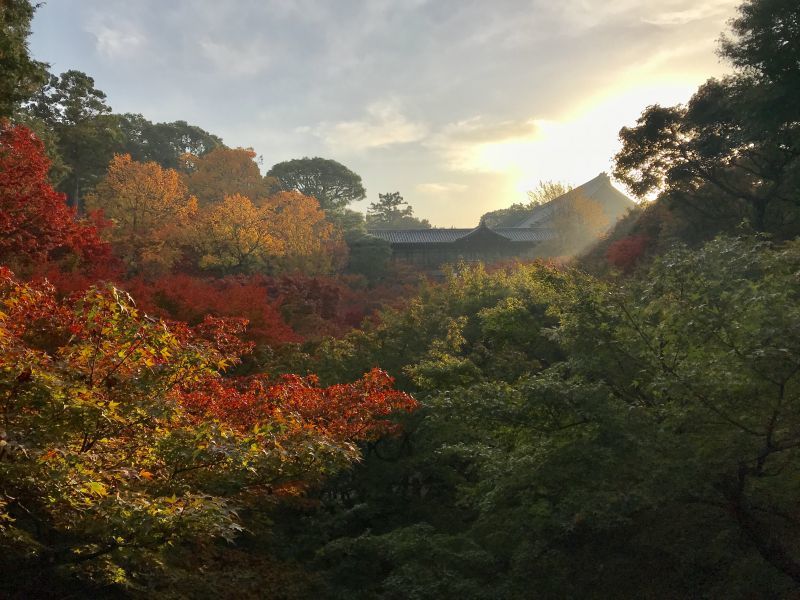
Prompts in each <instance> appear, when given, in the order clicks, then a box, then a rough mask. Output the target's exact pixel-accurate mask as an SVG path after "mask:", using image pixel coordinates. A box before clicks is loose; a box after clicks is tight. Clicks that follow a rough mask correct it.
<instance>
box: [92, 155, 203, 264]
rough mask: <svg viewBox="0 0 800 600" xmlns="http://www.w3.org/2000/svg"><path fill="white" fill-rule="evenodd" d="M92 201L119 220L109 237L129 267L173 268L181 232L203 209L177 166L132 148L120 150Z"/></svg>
mask: <svg viewBox="0 0 800 600" xmlns="http://www.w3.org/2000/svg"><path fill="white" fill-rule="evenodd" d="M86 205H87V208H89V209H90V210H101V211H102V212H103V215H104V216H105V217H107V218H108V219H110V220H111V221H112V222H113V223H114V227H113V228H111V229H110V230H109V237H110V238H111V240H112V242H113V244H114V247H115V249H116V251H117V253H118V254H119V255H120V256H121V257H122V258H123V259H124V261H125V263H126V264H127V265H128V267H129V268H130V269H131V270H132V271H146V272H152V271H155V272H162V271H165V270H168V269H169V268H170V267H171V266H172V264H174V262H175V261H176V260H177V259H178V258H179V257H180V247H179V243H178V242H179V236H178V232H179V231H180V229H181V227H183V226H184V225H185V223H186V221H187V219H189V217H191V216H192V215H193V214H194V212H195V211H196V209H197V202H196V200H195V199H194V198H192V197H191V196H189V194H188V190H187V188H186V185H185V184H184V183H183V181H182V179H181V176H180V174H179V173H178V172H177V171H174V170H172V169H164V168H163V167H161V166H160V165H158V164H157V163H155V162H146V163H141V162H137V161H135V160H133V159H132V158H131V156H130V155H129V154H117V155H115V156H114V158H113V159H112V160H111V163H110V164H109V165H108V172H107V173H106V176H105V178H104V179H103V180H102V181H101V182H100V183H99V184H98V185H97V186H96V188H95V189H94V191H93V192H92V193H90V194H88V195H87V197H86Z"/></svg>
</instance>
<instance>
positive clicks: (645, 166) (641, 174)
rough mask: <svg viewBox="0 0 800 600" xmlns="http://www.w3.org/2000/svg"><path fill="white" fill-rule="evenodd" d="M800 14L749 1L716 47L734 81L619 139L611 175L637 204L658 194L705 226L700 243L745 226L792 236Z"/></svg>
mask: <svg viewBox="0 0 800 600" xmlns="http://www.w3.org/2000/svg"><path fill="white" fill-rule="evenodd" d="M798 11H800V9H799V8H798V7H797V5H796V3H793V2H785V1H775V0H750V1H748V2H745V3H744V4H743V5H742V7H741V9H740V15H741V16H740V18H738V19H736V20H734V22H733V25H734V32H735V34H736V37H735V38H734V39H733V40H730V39H728V40H725V41H724V42H723V46H722V54H723V56H724V57H727V58H729V59H730V60H732V62H733V63H734V66H735V67H736V73H735V75H733V76H731V77H727V78H725V79H722V80H715V79H711V80H709V81H707V82H706V83H705V84H704V85H703V86H701V87H700V89H698V91H697V92H696V93H695V94H694V96H693V97H692V98H691V100H690V101H689V103H688V104H687V105H686V106H675V107H662V106H657V105H656V106H651V107H648V108H647V109H646V110H645V111H644V113H643V114H642V116H641V117H640V118H639V120H638V121H637V124H636V126H635V127H630V128H628V127H626V128H623V129H622V131H621V132H620V139H621V140H622V149H621V150H620V152H619V153H618V154H617V156H616V158H615V161H616V167H615V174H616V176H617V177H618V178H619V179H620V180H621V181H623V182H625V183H626V184H627V185H628V186H629V188H630V189H631V190H633V192H634V193H636V194H637V195H639V196H644V195H646V194H649V193H653V192H656V191H660V192H661V193H660V198H661V200H662V201H664V202H667V203H669V205H670V206H671V207H673V208H674V210H676V211H681V212H685V213H688V217H687V219H686V221H687V222H688V223H692V222H696V221H698V220H701V221H702V228H701V231H700V232H699V234H698V235H697V236H696V237H700V239H707V238H708V237H710V236H713V234H714V233H715V232H718V231H726V230H728V231H730V230H732V229H733V228H734V227H736V226H738V225H739V224H740V223H741V222H742V220H747V221H748V222H749V223H750V226H751V227H753V228H754V229H755V230H757V231H770V232H773V233H776V234H778V235H780V236H785V237H792V236H794V235H796V231H797V222H798V220H799V219H800V204H799V203H798V198H799V197H800V194H798V190H799V189H800V127H798V125H797V122H798V121H797V115H798V113H797V112H796V109H795V108H794V107H795V104H796V103H794V102H792V101H791V99H790V98H791V97H794V96H795V95H796V93H797V92H798V87H797V83H798V81H800V63H798V61H797V59H796V56H797V50H796V43H795V42H796V36H794V35H793V34H794V33H796V30H797V22H798V18H800V17H799V16H798ZM703 234H705V235H704V237H703ZM693 241H694V240H693Z"/></svg>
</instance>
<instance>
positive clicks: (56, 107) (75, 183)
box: [26, 70, 121, 208]
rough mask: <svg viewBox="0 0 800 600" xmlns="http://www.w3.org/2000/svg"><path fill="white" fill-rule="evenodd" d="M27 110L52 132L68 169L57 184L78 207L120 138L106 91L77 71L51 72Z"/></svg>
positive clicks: (101, 171) (101, 173) (72, 203)
mask: <svg viewBox="0 0 800 600" xmlns="http://www.w3.org/2000/svg"><path fill="white" fill-rule="evenodd" d="M26 110H27V111H28V112H30V113H31V114H32V115H33V116H34V117H37V118H39V119H42V120H43V121H44V122H45V123H47V125H48V126H49V127H50V128H51V129H52V130H53V131H54V132H55V134H56V136H57V139H58V148H59V154H60V155H61V156H62V158H63V159H64V162H65V163H66V165H67V166H68V167H69V173H68V175H67V176H66V177H65V178H64V180H63V181H62V182H61V184H60V185H59V189H60V190H61V191H64V192H65V193H66V194H67V197H68V198H69V201H70V204H71V205H72V206H75V207H78V208H80V207H81V205H82V198H83V194H84V193H85V191H86V190H87V188H88V189H90V188H91V187H92V186H93V185H94V184H95V183H96V182H97V181H98V180H99V179H100V178H101V177H102V176H103V174H104V173H105V169H106V166H107V165H108V162H109V161H110V160H111V158H112V156H113V154H114V151H115V150H116V149H117V148H118V146H119V144H120V141H121V138H120V133H119V131H118V129H117V123H116V119H115V118H114V117H113V116H111V114H110V113H111V108H109V106H108V105H107V104H106V95H105V94H104V93H103V92H102V91H100V90H98V89H97V88H95V86H94V79H92V78H91V77H89V76H88V75H86V74H85V73H82V72H80V71H74V70H71V71H66V72H65V73H62V74H61V76H60V77H57V76H55V75H51V76H50V79H49V81H48V82H47V84H46V85H45V86H44V87H43V88H42V89H41V90H40V91H39V93H38V94H37V95H36V96H35V97H34V98H33V99H32V100H31V102H30V103H29V104H28V105H27V107H26Z"/></svg>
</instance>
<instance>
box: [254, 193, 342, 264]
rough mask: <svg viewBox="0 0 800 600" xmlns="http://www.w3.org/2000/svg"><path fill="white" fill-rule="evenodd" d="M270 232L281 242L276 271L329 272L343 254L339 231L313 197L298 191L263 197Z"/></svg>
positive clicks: (340, 262) (340, 260) (339, 262)
mask: <svg viewBox="0 0 800 600" xmlns="http://www.w3.org/2000/svg"><path fill="white" fill-rule="evenodd" d="M262 206H263V207H264V208H268V209H269V210H270V212H271V217H270V220H269V223H270V226H271V228H272V230H273V232H274V235H275V237H276V238H277V239H279V240H280V241H281V243H282V247H283V252H282V258H281V259H280V261H279V264H280V266H279V270H281V271H298V272H301V273H304V274H306V275H315V274H320V273H330V272H332V271H333V270H335V269H336V268H337V267H340V266H341V265H342V264H343V263H344V261H345V260H346V256H347V247H346V245H345V244H344V240H343V239H342V235H341V232H340V231H339V230H338V229H337V228H335V227H334V225H333V224H332V223H330V222H329V221H327V220H326V218H325V211H323V210H322V209H321V208H320V205H319V202H317V200H316V199H314V198H312V197H310V196H305V195H303V194H301V193H299V192H279V193H277V194H274V195H272V196H270V197H269V198H267V199H266V200H264V202H263V205H262Z"/></svg>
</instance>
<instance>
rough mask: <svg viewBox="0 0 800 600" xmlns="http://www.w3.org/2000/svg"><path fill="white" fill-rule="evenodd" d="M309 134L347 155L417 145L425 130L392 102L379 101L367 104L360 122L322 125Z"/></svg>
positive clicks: (426, 129)
mask: <svg viewBox="0 0 800 600" xmlns="http://www.w3.org/2000/svg"><path fill="white" fill-rule="evenodd" d="M313 131H314V133H315V134H316V135H317V136H318V137H319V138H321V139H322V140H323V141H324V142H325V144H326V145H327V146H328V147H329V148H331V149H332V150H335V151H337V152H343V153H347V152H360V151H363V150H369V149H373V148H382V147H386V146H392V145H395V144H407V143H410V142H417V141H419V140H421V139H423V138H424V137H425V136H426V134H427V132H428V128H427V126H426V125H425V124H423V123H419V122H415V121H412V120H411V119H409V118H408V117H406V116H405V115H404V114H403V113H402V112H401V111H400V109H399V107H398V106H397V105H396V103H395V102H392V101H383V102H375V103H373V104H370V105H369V106H368V107H367V109H366V114H365V115H364V117H362V118H361V119H356V120H352V121H339V122H337V123H329V122H323V123H320V124H319V125H318V126H317V127H315V128H314V130H313Z"/></svg>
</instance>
